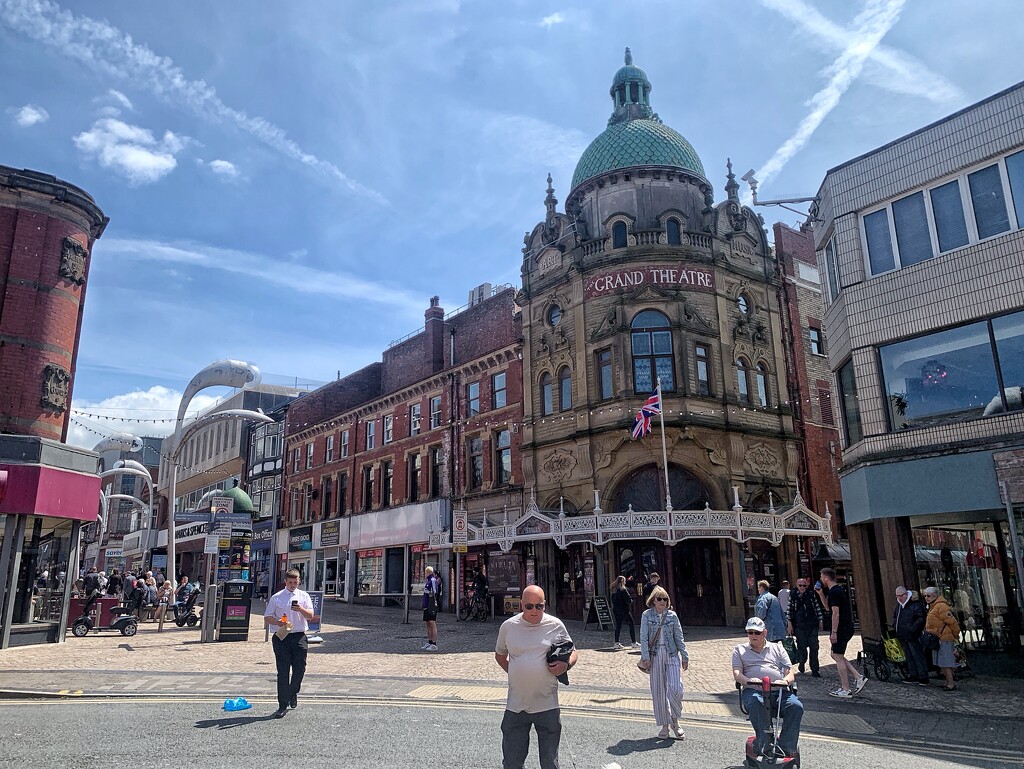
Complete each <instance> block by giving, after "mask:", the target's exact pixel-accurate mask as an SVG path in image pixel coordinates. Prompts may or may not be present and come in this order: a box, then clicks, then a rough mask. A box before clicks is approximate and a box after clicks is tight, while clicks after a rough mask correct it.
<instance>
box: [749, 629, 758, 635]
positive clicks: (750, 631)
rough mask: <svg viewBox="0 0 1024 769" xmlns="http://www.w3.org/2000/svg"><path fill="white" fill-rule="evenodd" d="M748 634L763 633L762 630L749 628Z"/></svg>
mask: <svg viewBox="0 0 1024 769" xmlns="http://www.w3.org/2000/svg"><path fill="white" fill-rule="evenodd" d="M747 635H761V631H760V630H748V631H747Z"/></svg>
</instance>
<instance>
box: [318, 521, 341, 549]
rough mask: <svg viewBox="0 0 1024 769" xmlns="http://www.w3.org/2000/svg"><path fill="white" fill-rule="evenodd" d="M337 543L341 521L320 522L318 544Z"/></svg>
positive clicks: (339, 541)
mask: <svg viewBox="0 0 1024 769" xmlns="http://www.w3.org/2000/svg"><path fill="white" fill-rule="evenodd" d="M338 544H341V521H324V522H323V523H322V524H320V546H321V547H330V546H331V545H338Z"/></svg>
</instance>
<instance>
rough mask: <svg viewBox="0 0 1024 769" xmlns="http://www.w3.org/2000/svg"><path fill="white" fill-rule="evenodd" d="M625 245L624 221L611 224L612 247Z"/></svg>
mask: <svg viewBox="0 0 1024 769" xmlns="http://www.w3.org/2000/svg"><path fill="white" fill-rule="evenodd" d="M625 247H626V223H625V222H615V224H613V225H612V248H625Z"/></svg>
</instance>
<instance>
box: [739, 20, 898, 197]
mask: <svg viewBox="0 0 1024 769" xmlns="http://www.w3.org/2000/svg"><path fill="white" fill-rule="evenodd" d="M905 4H906V0H890V1H889V2H885V0H870V2H868V4H867V6H866V7H865V8H864V10H863V11H861V12H860V13H859V14H857V17H856V18H855V19H854V21H853V34H852V37H850V38H849V39H848V40H847V41H846V48H845V50H844V51H843V52H842V53H841V54H840V55H839V58H838V59H836V60H835V61H834V62H832V64H830V65H829V67H828V68H827V69H826V70H825V73H826V74H827V75H828V76H829V80H828V83H826V84H825V87H824V88H822V89H821V90H820V91H818V92H817V93H816V94H814V96H812V97H811V98H810V100H809V101H808V105H809V106H810V108H811V111H810V112H809V113H808V114H807V115H806V116H805V117H804V119H803V120H802V121H800V125H799V126H797V129H796V131H795V132H794V133H793V135H792V136H790V137H789V138H788V139H786V141H785V142H783V144H782V146H781V147H779V148H778V149H777V150H775V154H774V155H772V157H771V158H770V159H769V160H768V162H767V163H765V164H764V165H763V166H762V167H761V168H760V169H758V170H759V173H758V176H759V177H760V182H761V183H764V182H766V181H768V180H769V179H771V178H772V177H774V176H777V175H778V173H779V172H780V171H781V170H782V169H783V168H784V167H785V165H786V163H788V162H789V160H790V159H791V158H792V157H793V156H794V155H795V154H796V153H797V152H799V151H800V149H801V148H802V147H803V146H804V145H805V144H806V143H807V140H808V139H810V138H811V135H812V134H813V133H814V132H815V131H816V130H817V129H818V126H820V125H821V123H822V121H823V120H824V119H825V117H826V116H827V115H828V114H829V113H830V112H831V111H832V110H833V109H835V107H836V105H837V104H839V99H840V98H842V96H843V94H844V93H846V89H848V88H849V87H850V85H851V84H852V83H853V81H854V80H856V79H857V77H858V76H859V75H860V73H861V70H863V69H864V62H865V61H866V60H867V58H868V57H869V56H870V55H871V54H872V53H873V52H874V51H875V50H876V49H877V48H878V44H879V43H880V42H881V41H882V38H883V37H885V35H886V33H888V32H889V30H890V29H892V28H893V26H895V24H896V22H897V21H898V20H899V17H900V12H901V11H902V10H903V6H904V5H905Z"/></svg>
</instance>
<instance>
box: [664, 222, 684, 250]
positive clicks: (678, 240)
mask: <svg viewBox="0 0 1024 769" xmlns="http://www.w3.org/2000/svg"><path fill="white" fill-rule="evenodd" d="M667 231H668V244H669V245H670V246H678V245H682V242H683V239H682V237H681V233H680V232H679V220H678V219H669V220H668V227H667Z"/></svg>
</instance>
